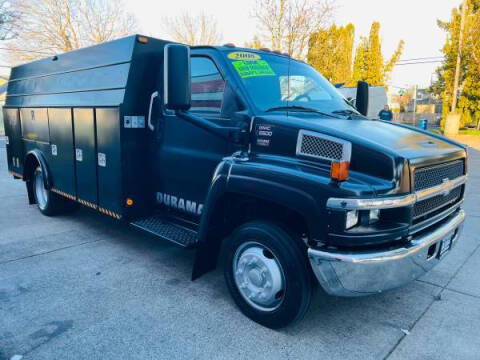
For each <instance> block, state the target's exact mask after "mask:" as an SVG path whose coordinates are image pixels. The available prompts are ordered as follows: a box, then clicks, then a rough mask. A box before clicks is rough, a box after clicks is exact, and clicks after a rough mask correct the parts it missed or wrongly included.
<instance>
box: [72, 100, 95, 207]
mask: <svg viewBox="0 0 480 360" xmlns="http://www.w3.org/2000/svg"><path fill="white" fill-rule="evenodd" d="M73 124H74V134H75V152H74V155H75V170H76V173H75V174H76V183H77V197H78V201H79V202H80V203H82V204H84V205H87V206H90V207H92V208H96V206H97V156H96V153H97V152H96V143H95V117H94V111H93V109H91V108H77V109H73Z"/></svg>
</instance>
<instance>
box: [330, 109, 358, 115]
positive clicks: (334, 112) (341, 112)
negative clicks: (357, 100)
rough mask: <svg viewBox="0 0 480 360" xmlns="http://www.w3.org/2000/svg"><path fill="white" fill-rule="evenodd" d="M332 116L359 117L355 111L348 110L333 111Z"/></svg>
mask: <svg viewBox="0 0 480 360" xmlns="http://www.w3.org/2000/svg"><path fill="white" fill-rule="evenodd" d="M332 114H340V115H360V113H358V112H357V111H354V110H350V109H342V110H334V111H332Z"/></svg>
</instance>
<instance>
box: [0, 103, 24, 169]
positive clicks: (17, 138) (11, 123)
mask: <svg viewBox="0 0 480 360" xmlns="http://www.w3.org/2000/svg"><path fill="white" fill-rule="evenodd" d="M18 114H19V113H18V109H7V108H4V109H3V122H4V124H5V135H7V163H8V169H9V170H10V171H13V172H15V173H17V174H18V173H22V169H21V167H22V166H23V143H22V129H21V125H20V117H19V115H18Z"/></svg>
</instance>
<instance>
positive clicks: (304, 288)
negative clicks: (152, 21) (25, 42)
mask: <svg viewBox="0 0 480 360" xmlns="http://www.w3.org/2000/svg"><path fill="white" fill-rule="evenodd" d="M106 47H110V48H109V49H110V50H111V51H117V53H116V54H117V55H116V56H119V57H122V56H123V57H124V59H123V60H122V61H119V59H118V58H115V56H113V55H111V53H112V52H111V51H110V52H106V51H105V49H106ZM119 48H120V50H119ZM121 50H123V52H122V51H121ZM125 52H127V53H128V52H129V54H130V55H128V56H127V55H125ZM70 54H71V53H67V54H63V55H59V56H58V57H57V59H56V60H54V61H53V60H51V59H45V60H41V61H40V62H38V63H37V64H35V63H32V64H26V65H23V67H19V68H18V69H14V71H12V79H11V81H10V83H9V87H8V93H7V103H6V107H5V109H4V114H5V119H6V132H7V136H8V139H9V145H8V146H7V155H8V161H9V171H11V173H12V175H13V176H14V177H16V178H22V179H23V180H24V181H25V183H26V186H27V191H28V193H29V199H30V203H37V204H38V206H39V208H40V210H41V211H42V212H43V213H44V214H46V215H54V214H58V213H60V212H62V211H68V210H69V209H71V208H72V207H73V205H74V204H78V203H80V204H82V205H86V206H87V207H90V208H91V209H93V210H96V211H99V212H101V213H103V214H106V215H110V216H113V217H115V218H117V219H120V220H123V221H127V222H128V223H129V224H131V225H132V226H133V227H135V228H137V229H139V230H142V231H147V232H148V233H150V234H152V236H157V237H159V238H162V239H164V240H168V241H171V242H172V243H175V244H177V245H179V246H182V247H185V248H193V249H195V251H196V256H195V262H194V264H193V273H192V277H193V279H195V278H198V277H199V276H201V275H203V274H204V273H206V272H208V271H210V270H213V269H214V268H215V267H216V266H217V263H218V261H219V259H221V260H222V262H223V269H224V274H225V280H226V283H227V286H228V288H229V291H230V293H231V295H232V297H233V299H234V300H235V302H236V304H237V305H238V307H239V308H240V309H241V311H242V312H243V313H244V314H245V315H247V316H248V317H250V318H251V319H253V320H255V321H257V322H259V323H260V324H263V325H265V326H268V327H272V328H278V327H282V326H286V325H288V324H290V323H292V322H294V321H297V320H299V319H301V318H302V317H303V315H304V314H305V312H306V310H307V308H308V305H309V302H310V299H311V296H312V292H313V290H314V288H315V283H318V284H320V286H321V287H322V288H323V289H324V290H325V291H326V292H327V293H328V294H331V295H335V296H363V295H371V294H376V293H379V292H383V291H386V290H389V289H393V288H396V287H399V286H402V285H405V284H407V283H408V282H410V281H412V280H413V279H416V278H418V277H420V276H422V275H423V274H425V273H426V272H428V271H429V270H430V269H431V268H432V267H433V266H435V265H436V264H437V263H438V262H439V261H441V260H442V259H443V257H444V256H446V255H447V254H448V252H449V251H450V249H451V248H452V247H453V246H454V245H455V244H456V242H457V241H458V239H459V236H460V232H461V229H462V224H463V221H464V218H465V212H464V211H463V210H462V208H461V205H462V202H463V197H464V192H465V184H466V180H467V151H466V149H465V147H463V146H462V145H460V144H458V143H456V142H454V141H452V140H449V139H447V138H444V137H442V136H439V135H435V134H432V133H428V132H425V131H422V130H420V129H417V128H413V127H409V126H405V125H400V124H395V123H391V122H385V121H380V120H373V119H369V118H367V117H366V116H365V114H366V113H367V112H366V111H367V110H368V96H366V95H365V94H368V88H366V91H365V84H363V85H362V86H359V88H358V89H359V90H358V91H359V93H358V94H357V96H356V98H357V108H355V107H353V106H352V105H351V103H350V102H348V101H346V100H345V98H344V97H342V96H341V95H340V94H339V93H338V92H337V91H336V89H335V88H334V87H333V86H332V85H331V84H330V83H329V82H328V81H327V80H326V79H325V78H323V77H322V76H321V75H320V74H319V73H318V72H316V71H315V70H314V69H313V68H312V67H310V66H309V65H308V64H306V63H303V62H301V61H298V60H295V59H292V58H290V57H289V56H286V55H282V54H278V53H274V52H270V51H266V50H253V49H245V48H237V47H234V46H232V45H227V46H219V47H211V46H198V47H188V46H185V45H181V44H176V43H171V42H167V41H163V40H156V39H152V38H147V37H143V36H134V37H129V38H126V39H121V40H117V42H115V41H114V42H111V43H107V44H102V45H98V46H95V47H92V48H88V49H82V50H79V51H78V52H77V54H74V55H70ZM105 54H109V55H105ZM94 55H96V56H94ZM101 56H104V57H105V58H104V59H103V60H102V61H103V62H100V60H98V59H99V58H100V57H101ZM72 59H75V60H72ZM52 61H53V63H52ZM75 61H77V63H76V64H74V65H75V66H74V68H75V69H73V68H72V62H73V63H74V62H75ZM82 61H84V62H85V63H84V64H81V62H82ZM89 62H90V63H89ZM119 64H120V65H119ZM62 66H63V67H62ZM119 66H120V67H119ZM122 66H123V67H122ZM55 69H56V71H54V70H55ZM59 69H60V70H62V69H63V70H62V71H63V73H62V71H60V70H59ZM98 69H102V71H103V75H102V76H100V78H99V77H98V76H99V74H98V71H97V70H98ZM110 70H112V71H110ZM76 73H78V75H79V76H80V75H81V76H82V77H81V80H79V79H78V78H76V77H75V74H76ZM62 74H63V75H62ZM66 74H70V75H66ZM60 76H71V80H72V85H71V86H72V87H75V88H73V89H60V90H61V91H60V90H59V89H58V88H56V87H58V86H59V85H58V84H59V83H60V82H59V81H58V79H59V77H60ZM111 77H112V78H113V79H112V78H111ZM48 79H51V81H50V80H48ZM88 81H91V85H90V86H89V87H88V86H87V87H86V88H81V85H82V84H85V82H88ZM62 84H63V85H62V86H65V85H64V84H65V83H64V82H63V83H62ZM83 86H84V85H83ZM362 89H363V90H362ZM362 91H363V92H362ZM89 92H90V93H91V94H89ZM85 93H87V95H86V94H85Z"/></svg>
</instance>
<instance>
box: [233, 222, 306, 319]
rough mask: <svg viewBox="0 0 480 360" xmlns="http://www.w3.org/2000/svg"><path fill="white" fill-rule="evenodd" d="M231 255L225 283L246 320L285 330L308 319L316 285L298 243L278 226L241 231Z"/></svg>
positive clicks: (261, 224)
mask: <svg viewBox="0 0 480 360" xmlns="http://www.w3.org/2000/svg"><path fill="white" fill-rule="evenodd" d="M225 251H226V253H225V257H224V259H225V264H224V275H225V280H226V282H227V286H228V289H229V291H230V294H231V295H232V297H233V299H234V301H235V303H236V304H237V306H238V307H239V308H240V310H241V311H242V312H243V313H244V314H245V315H246V316H248V317H249V318H250V319H252V320H254V321H256V322H258V323H260V324H262V325H264V326H267V327H269V328H281V327H283V326H286V325H288V324H291V323H293V322H295V321H298V320H300V319H301V318H302V317H303V316H304V315H305V312H306V311H307V309H308V306H309V304H310V299H311V296H312V281H311V278H310V272H309V269H308V260H307V257H306V256H305V254H304V253H303V252H302V246H301V244H300V243H299V242H298V240H296V239H294V238H293V237H292V236H290V235H289V234H288V233H287V232H285V231H284V230H283V229H282V228H280V227H279V226H277V225H274V224H272V223H269V222H260V221H255V222H249V223H246V224H244V225H242V226H240V227H239V228H237V229H236V230H235V231H234V233H233V235H232V237H231V238H230V239H229V242H228V243H227V244H226V248H225Z"/></svg>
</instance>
